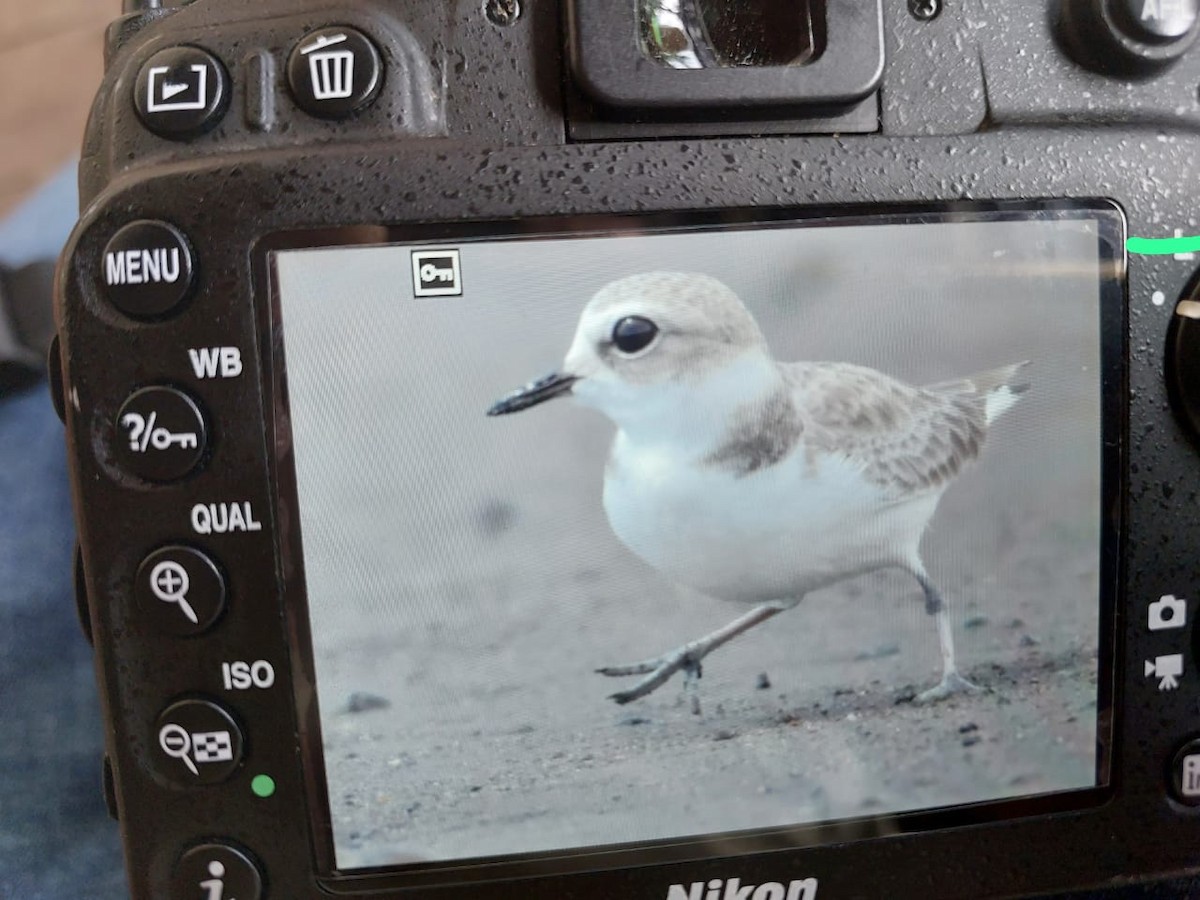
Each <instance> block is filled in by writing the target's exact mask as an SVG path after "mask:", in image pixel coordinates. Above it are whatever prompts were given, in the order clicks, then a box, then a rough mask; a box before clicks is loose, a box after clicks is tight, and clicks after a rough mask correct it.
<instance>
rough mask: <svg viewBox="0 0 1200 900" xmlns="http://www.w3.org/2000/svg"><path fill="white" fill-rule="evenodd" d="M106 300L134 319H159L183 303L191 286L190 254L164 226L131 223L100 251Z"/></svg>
mask: <svg viewBox="0 0 1200 900" xmlns="http://www.w3.org/2000/svg"><path fill="white" fill-rule="evenodd" d="M100 278H101V284H102V286H103V292H104V296H105V297H107V298H108V299H109V301H110V302H111V303H112V304H113V306H115V307H116V308H117V309H119V310H121V312H123V313H125V315H127V316H131V317H132V318H135V319H157V318H160V317H162V316H165V315H167V314H168V313H171V312H174V311H175V309H176V308H177V307H178V306H179V305H180V304H181V303H182V302H183V301H184V299H186V297H187V295H188V292H189V291H190V290H191V287H192V278H193V266H192V251H191V248H189V247H188V242H187V240H186V239H185V238H184V236H183V235H182V234H180V233H179V231H178V229H176V228H174V227H173V226H171V225H168V224H167V223H166V222H154V221H150V220H141V221H138V222H130V223H129V224H128V225H126V226H125V227H124V228H122V229H121V230H120V231H118V232H117V233H116V234H115V235H113V237H112V240H110V241H109V242H108V245H107V246H106V247H105V248H104V257H103V259H102V260H101V271H100Z"/></svg>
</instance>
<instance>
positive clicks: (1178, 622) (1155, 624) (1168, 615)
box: [1150, 594, 1187, 631]
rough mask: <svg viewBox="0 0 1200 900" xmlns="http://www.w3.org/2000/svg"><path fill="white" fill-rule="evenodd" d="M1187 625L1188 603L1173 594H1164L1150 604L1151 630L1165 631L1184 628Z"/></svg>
mask: <svg viewBox="0 0 1200 900" xmlns="http://www.w3.org/2000/svg"><path fill="white" fill-rule="evenodd" d="M1186 624H1187V601H1186V600H1180V599H1178V598H1177V597H1175V596H1174V595H1172V594H1164V595H1163V596H1162V597H1160V598H1159V599H1157V600H1155V601H1154V602H1153V603H1151V604H1150V630H1151V631H1165V630H1166V629H1168V628H1182V627H1183V626H1184V625H1186Z"/></svg>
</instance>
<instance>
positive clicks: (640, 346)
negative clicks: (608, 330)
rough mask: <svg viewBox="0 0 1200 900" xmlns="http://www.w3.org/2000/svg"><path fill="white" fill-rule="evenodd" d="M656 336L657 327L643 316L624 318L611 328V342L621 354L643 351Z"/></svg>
mask: <svg viewBox="0 0 1200 900" xmlns="http://www.w3.org/2000/svg"><path fill="white" fill-rule="evenodd" d="M656 334H658V326H657V325H655V324H654V323H653V322H651V321H650V320H649V319H647V318H644V317H643V316H625V318H623V319H619V320H617V324H616V325H614V326H613V330H612V342H613V344H614V345H615V346H616V348H617V349H618V350H620V351H621V352H622V353H629V354H632V353H637V352H638V351H639V350H645V349H646V348H647V347H649V346H650V342H651V341H653V340H654V336H655V335H656Z"/></svg>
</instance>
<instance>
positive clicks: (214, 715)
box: [154, 700, 243, 787]
mask: <svg viewBox="0 0 1200 900" xmlns="http://www.w3.org/2000/svg"><path fill="white" fill-rule="evenodd" d="M154 749H155V750H156V751H158V752H157V755H156V762H157V763H158V766H157V768H158V770H159V771H160V772H161V773H162V774H163V775H164V776H166V777H167V778H168V779H169V780H170V781H172V782H174V783H175V784H178V785H181V786H184V787H191V786H192V785H196V784H217V783H219V782H222V781H224V780H225V779H227V778H228V777H229V776H230V775H232V774H233V773H234V772H235V771H236V770H237V767H238V766H240V765H241V764H242V752H243V738H242V730H241V729H240V728H238V725H237V723H236V722H235V721H234V720H233V716H231V715H230V714H229V713H227V712H226V711H225V710H224V709H222V708H221V707H220V706H218V705H217V704H215V703H213V702H211V701H209V700H181V701H179V702H178V703H173V704H172V705H171V706H169V707H167V709H166V710H165V711H164V712H163V714H162V715H160V716H159V717H158V722H157V723H156V725H155V735H154Z"/></svg>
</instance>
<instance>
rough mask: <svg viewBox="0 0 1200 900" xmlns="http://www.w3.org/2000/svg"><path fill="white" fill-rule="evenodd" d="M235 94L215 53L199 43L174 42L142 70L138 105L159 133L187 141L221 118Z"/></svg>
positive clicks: (135, 102) (148, 124) (141, 114)
mask: <svg viewBox="0 0 1200 900" xmlns="http://www.w3.org/2000/svg"><path fill="white" fill-rule="evenodd" d="M229 94H230V91H229V76H228V75H226V74H225V67H224V66H222V65H221V63H220V61H219V60H218V59H217V58H216V57H215V56H213V55H212V54H211V53H209V52H208V51H206V50H201V49H200V48H199V47H168V48H167V49H166V50H160V51H158V52H157V53H155V54H154V55H153V56H152V57H150V59H148V60H146V62H145V64H144V65H143V66H142V68H141V71H139V72H138V77H137V83H136V85H135V86H134V97H133V105H134V107H135V108H136V109H137V113H138V118H140V119H141V120H142V124H143V125H145V126H146V127H147V128H149V129H150V130H151V131H153V132H154V133H155V134H157V135H159V136H160V137H165V138H169V139H171V140H186V139H187V138H190V137H195V136H196V135H198V134H203V133H204V132H205V131H208V130H209V129H210V128H212V127H213V126H214V125H216V124H217V122H219V121H220V120H221V117H222V116H223V115H224V114H225V110H226V109H228V108H229Z"/></svg>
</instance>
